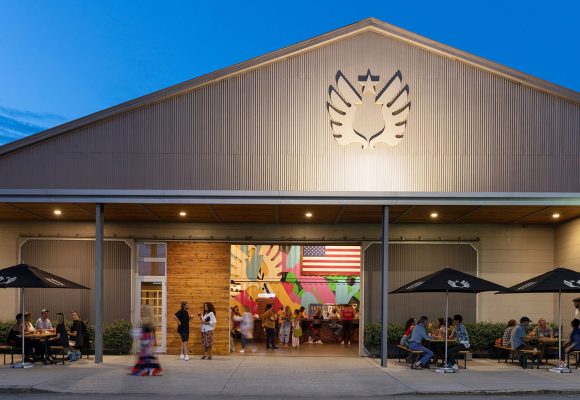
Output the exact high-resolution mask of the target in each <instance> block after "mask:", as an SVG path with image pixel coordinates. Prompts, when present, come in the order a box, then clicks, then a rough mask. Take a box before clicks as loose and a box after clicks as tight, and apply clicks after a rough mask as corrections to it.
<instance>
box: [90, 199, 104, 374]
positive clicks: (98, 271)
mask: <svg viewBox="0 0 580 400" xmlns="http://www.w3.org/2000/svg"><path fill="white" fill-rule="evenodd" d="M104 214H105V206H104V205H103V204H97V209H96V213H95V226H96V232H95V239H96V242H95V287H94V288H93V290H94V293H95V363H96V364H100V363H102V362H103V316H104V310H103V308H104V307H103V298H104V297H103V286H104V285H103V281H104V270H103V241H104V240H103V239H104V238H103V233H104V232H103V226H104V224H105V218H104Z"/></svg>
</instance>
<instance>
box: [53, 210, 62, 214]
mask: <svg viewBox="0 0 580 400" xmlns="http://www.w3.org/2000/svg"><path fill="white" fill-rule="evenodd" d="M61 214H62V211H60V210H54V215H61Z"/></svg>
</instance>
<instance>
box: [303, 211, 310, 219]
mask: <svg viewBox="0 0 580 400" xmlns="http://www.w3.org/2000/svg"><path fill="white" fill-rule="evenodd" d="M304 216H305V217H306V218H312V213H311V212H310V211H308V212H307V213H306V214H304Z"/></svg>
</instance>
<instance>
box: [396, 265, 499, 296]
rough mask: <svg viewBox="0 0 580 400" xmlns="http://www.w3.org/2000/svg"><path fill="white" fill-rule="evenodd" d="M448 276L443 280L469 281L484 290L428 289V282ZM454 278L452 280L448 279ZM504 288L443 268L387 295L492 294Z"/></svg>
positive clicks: (457, 287)
mask: <svg viewBox="0 0 580 400" xmlns="http://www.w3.org/2000/svg"><path fill="white" fill-rule="evenodd" d="M445 275H450V276H447V277H444V278H443V280H448V281H451V280H453V281H455V282H456V283H457V282H459V281H460V280H468V279H469V280H470V281H471V282H472V283H477V284H480V285H482V286H485V288H484V289H477V287H475V286H473V285H471V284H470V285H469V287H463V286H456V287H453V286H451V285H450V284H447V286H445V285H440V286H438V287H429V282H430V281H432V280H434V279H436V278H440V276H445ZM450 278H454V279H450ZM505 289H506V288H505V287H504V286H502V285H498V284H497V283H494V282H490V281H488V280H486V279H483V278H479V277H477V276H475V275H471V274H468V273H466V272H462V271H458V270H456V269H454V268H451V267H445V268H443V269H441V270H439V271H436V272H433V273H432V274H429V275H426V276H424V277H421V278H419V279H415V280H414V281H412V282H409V283H407V284H406V285H403V286H401V287H400V288H398V289H395V290H392V291H390V292H389V293H388V294H402V293H442V292H446V291H448V292H449V293H479V292H494V291H498V290H505Z"/></svg>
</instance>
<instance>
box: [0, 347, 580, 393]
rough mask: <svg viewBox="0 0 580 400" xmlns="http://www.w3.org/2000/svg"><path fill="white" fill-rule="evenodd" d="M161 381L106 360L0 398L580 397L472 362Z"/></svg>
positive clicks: (197, 364)
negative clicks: (458, 366) (445, 367)
mask: <svg viewBox="0 0 580 400" xmlns="http://www.w3.org/2000/svg"><path fill="white" fill-rule="evenodd" d="M160 359H161V364H162V366H163V368H164V369H165V374H164V375H163V376H161V377H134V376H130V375H129V374H128V371H129V369H130V367H131V364H132V362H133V357H128V356H108V357H105V362H104V363H103V364H100V365H95V364H94V363H93V361H92V360H91V361H88V360H82V361H77V362H75V363H73V364H67V365H64V366H63V365H54V366H52V365H51V366H36V367H34V368H31V369H25V370H19V369H11V368H8V367H7V366H6V367H4V368H0V392H32V391H49V392H62V393H77V394H82V393H90V394H115V393H119V394H140V393H148V394H158V395H181V394H183V395H187V394H196V395H233V396H236V395H237V396H245V395H258V394H259V395H264V396H266V395H272V396H276V395H280V394H285V395H293V397H313V396H316V397H336V396H337V395H340V396H341V397H342V396H351V397H366V396H384V395H404V394H445V393H456V394H473V393H534V392H561V393H580V370H578V371H573V372H572V373H571V374H555V373H552V372H548V371H547V370H542V369H540V370H522V369H520V368H519V367H517V366H515V365H511V364H509V365H505V364H498V363H497V362H496V361H494V360H478V361H474V362H472V363H471V365H470V366H469V369H468V370H460V371H459V372H458V373H456V374H439V373H437V372H435V371H434V370H423V371H415V370H411V369H409V368H408V367H407V366H405V365H402V364H399V363H398V362H397V361H396V360H395V361H391V363H390V366H389V367H388V368H387V369H382V368H380V366H379V365H378V364H377V363H376V362H375V361H374V360H370V359H367V358H359V357H267V356H250V355H248V356H235V357H219V356H218V357H215V358H214V360H212V361H205V360H200V359H199V358H195V359H192V360H191V361H188V362H185V361H179V360H176V358H175V357H174V356H161V357H160Z"/></svg>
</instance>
